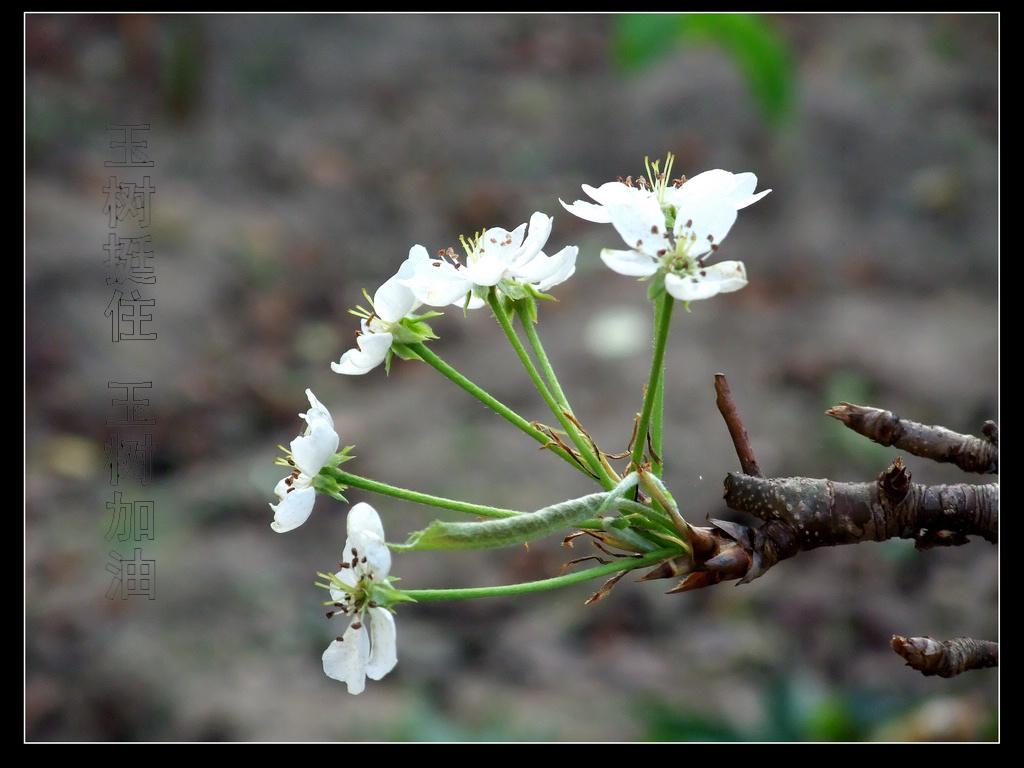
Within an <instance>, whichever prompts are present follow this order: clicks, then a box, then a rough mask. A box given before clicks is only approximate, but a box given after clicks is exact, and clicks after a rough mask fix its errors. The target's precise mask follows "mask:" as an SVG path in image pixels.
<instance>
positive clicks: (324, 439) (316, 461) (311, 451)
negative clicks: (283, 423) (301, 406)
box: [291, 419, 339, 477]
mask: <svg viewBox="0 0 1024 768" xmlns="http://www.w3.org/2000/svg"><path fill="white" fill-rule="evenodd" d="M307 431H308V434H306V435H302V436H301V437H297V438H295V439H294V440H292V445H291V449H292V461H294V462H295V466H297V467H298V468H299V470H300V471H301V472H303V473H304V474H306V475H309V476H310V477H313V476H314V475H316V474H317V473H318V472H319V471H320V470H321V469H323V467H324V466H325V465H326V464H327V462H328V461H329V460H330V458H331V457H332V456H334V454H336V453H337V452H338V441H339V438H338V433H337V432H335V431H334V427H333V426H331V424H329V423H327V422H326V421H323V420H322V419H318V420H316V421H313V422H312V423H311V424H310V425H309V428H308V430H307Z"/></svg>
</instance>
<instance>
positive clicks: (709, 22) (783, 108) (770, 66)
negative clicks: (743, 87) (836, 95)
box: [613, 13, 796, 125]
mask: <svg viewBox="0 0 1024 768" xmlns="http://www.w3.org/2000/svg"><path fill="white" fill-rule="evenodd" d="M694 43H696V44H700V43H711V44H713V45H716V46H718V47H719V48H721V49H722V50H723V51H724V52H725V53H726V54H728V55H729V56H730V57H731V58H732V60H733V61H734V62H735V64H736V66H737V67H738V68H739V70H740V71H741V72H742V73H743V76H744V77H745V78H746V80H747V85H748V87H749V88H750V91H751V94H752V95H753V97H754V99H755V100H756V101H757V102H758V106H759V107H760V108H761V111H762V113H763V114H764V117H765V120H766V121H767V122H769V123H771V124H774V125H777V124H779V123H781V122H782V121H783V120H784V119H785V118H786V117H787V116H788V115H789V114H790V112H791V111H792V106H793V100H794V92H795V90H796V84H795V78H794V67H793V61H792V58H791V56H790V54H789V48H788V46H787V45H786V42H785V41H784V40H783V39H782V37H781V36H780V35H779V34H778V32H777V31H776V30H775V28H774V27H773V26H772V25H771V23H769V21H768V20H766V19H765V18H764V17H762V16H759V15H756V14H748V13H679V14H649V13H629V14H623V15H621V16H619V17H618V19H617V21H616V26H615V31H614V37H613V46H614V55H615V60H616V62H617V63H618V65H619V66H620V67H622V68H623V69H626V70H638V69H641V68H643V67H645V66H648V65H650V64H651V63H653V62H654V61H656V60H657V59H659V58H661V57H663V56H664V55H665V54H666V53H667V52H668V51H669V50H671V49H672V48H675V47H681V46H683V45H690V44H694Z"/></svg>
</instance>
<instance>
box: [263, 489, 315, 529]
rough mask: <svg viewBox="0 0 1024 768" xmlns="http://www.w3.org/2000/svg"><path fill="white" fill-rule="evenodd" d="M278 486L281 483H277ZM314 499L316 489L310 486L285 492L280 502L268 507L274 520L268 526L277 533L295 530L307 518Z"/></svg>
mask: <svg viewBox="0 0 1024 768" xmlns="http://www.w3.org/2000/svg"><path fill="white" fill-rule="evenodd" d="M281 482H282V483H283V482H284V481H283V480H282V481H281ZM280 487H281V483H278V488H280ZM314 501H316V491H315V490H313V488H311V487H306V488H295V489H293V490H292V491H291V492H290V493H285V494H284V496H283V497H282V498H281V503H280V504H271V505H270V508H271V509H272V510H274V522H272V523H271V524H270V527H271V528H273V529H274V530H275V531H277V532H278V533H287V532H288V531H293V530H295V529H296V528H298V527H299V526H300V525H302V524H303V523H304V522H306V520H308V519H309V515H310V513H311V512H312V511H313V502H314Z"/></svg>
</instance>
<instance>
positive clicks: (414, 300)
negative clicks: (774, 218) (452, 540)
mask: <svg viewBox="0 0 1024 768" xmlns="http://www.w3.org/2000/svg"><path fill="white" fill-rule="evenodd" d="M671 166H672V156H671V155H669V157H668V159H667V161H666V168H665V172H664V173H659V169H658V164H657V163H654V164H649V165H648V174H649V181H648V180H645V179H641V180H640V182H639V183H637V184H634V183H633V182H632V181H631V180H627V181H625V182H624V181H621V180H620V181H613V182H609V183H607V184H602V185H601V186H600V187H591V186H588V185H586V184H585V185H583V190H584V191H585V192H586V193H587V195H588V196H589V197H590V198H592V199H593V200H594V201H595V202H593V203H591V202H585V201H582V200H577V201H576V202H574V203H572V204H567V203H565V202H562V205H563V206H564V207H565V209H566V210H568V211H569V212H570V213H573V214H574V215H576V216H578V217H580V218H582V219H585V220H587V221H591V222H595V223H601V224H611V225H612V226H613V227H614V228H615V230H616V231H617V232H618V233H619V235H620V236H621V237H622V238H623V240H624V241H625V243H626V246H627V248H626V249H611V248H605V249H604V250H602V252H601V259H602V260H603V261H604V263H605V264H606V265H607V266H608V267H609V268H610V269H612V270H613V271H615V272H617V273H619V274H622V275H628V276H633V277H639V278H641V279H653V280H654V283H653V287H654V288H655V289H656V293H657V294H658V295H663V294H664V293H667V294H669V295H670V296H672V297H673V298H675V299H678V300H680V301H683V302H690V301H695V300H698V299H706V298H710V297H711V296H714V295H716V294H719V293H727V292H731V291H736V290H739V289H740V288H742V287H743V286H745V285H746V284H747V275H746V268H745V267H744V265H743V263H742V262H739V261H722V262H718V263H714V264H709V263H708V261H709V260H710V259H711V257H712V255H713V254H714V252H715V251H716V250H717V248H718V246H719V244H720V243H721V241H722V240H723V239H724V238H725V236H726V235H727V234H728V233H729V230H730V229H731V228H732V226H733V224H734V223H735V221H736V218H737V212H738V211H739V210H741V209H743V208H745V207H747V206H749V205H751V204H752V203H754V202H756V201H758V200H760V199H761V198H762V197H764V196H765V195H767V194H768V192H770V191H771V190H766V191H762V192H758V193H755V192H754V190H755V188H756V186H757V177H756V176H754V174H752V173H740V174H732V173H729V172H728V171H723V170H713V171H707V172H705V173H701V174H699V175H697V176H695V177H693V178H692V179H689V180H685V179H679V180H676V181H670V171H671ZM652 169H653V170H652ZM552 221H553V219H552V217H550V216H547V215H546V214H544V213H541V212H539V211H538V212H536V213H534V214H533V215H532V216H531V217H530V220H529V222H528V223H523V224H520V225H519V226H518V227H516V228H515V229H512V230H511V231H510V230H506V229H503V228H501V227H495V228H492V229H487V230H484V231H482V232H480V233H478V234H477V235H475V236H474V237H472V238H463V239H462V245H463V248H464V250H465V256H464V259H460V257H459V256H458V255H457V254H456V253H455V251H454V250H453V249H451V248H449V249H447V250H445V251H442V252H440V253H438V254H437V255H436V256H431V255H430V254H429V253H428V252H427V250H426V248H424V247H423V246H422V245H414V246H413V247H412V248H411V249H410V250H409V255H408V258H406V260H405V261H404V262H403V263H402V264H401V266H400V267H399V268H398V271H397V272H396V273H395V274H394V275H393V276H392V277H390V278H389V279H388V280H387V281H385V282H384V284H383V285H381V286H380V288H378V289H377V291H376V292H375V293H374V295H373V298H372V299H371V298H370V296H369V294H367V293H366V292H364V295H365V296H366V298H367V301H368V302H369V304H370V307H369V308H368V309H364V308H362V307H358V308H357V309H356V310H353V311H352V313H353V314H354V315H356V316H358V317H359V318H360V329H359V332H358V333H357V336H356V346H355V347H354V348H352V349H350V350H348V351H346V352H345V353H344V354H343V355H342V356H341V358H340V360H339V361H338V362H332V363H331V368H332V370H334V371H335V372H336V373H340V374H345V375H361V374H365V373H368V372H369V371H371V370H373V369H374V368H376V367H377V366H379V365H380V364H381V363H384V364H385V367H386V368H387V367H388V366H389V365H390V361H391V359H392V356H393V355H396V354H397V355H399V356H400V357H402V358H410V357H413V358H414V357H422V358H423V359H427V358H426V353H425V352H423V348H422V347H421V346H418V345H421V344H422V342H424V341H426V340H428V339H432V338H436V337H435V336H434V334H433V332H432V331H431V329H430V327H429V326H428V325H427V323H426V322H425V321H426V320H428V319H430V318H432V317H435V316H437V315H438V314H439V313H438V312H436V311H433V309H430V308H443V307H448V306H457V307H461V308H463V310H464V311H468V310H471V309H476V308H478V307H482V306H484V305H485V304H487V303H489V302H491V305H492V306H493V307H495V310H496V311H497V309H498V305H497V304H494V303H493V302H494V301H495V299H498V298H499V297H501V298H502V299H503V301H504V302H505V305H506V306H507V302H512V303H515V302H527V303H528V306H530V307H532V306H533V305H532V302H533V300H534V299H537V298H550V297H549V296H547V293H546V292H547V291H549V290H550V289H551V288H553V287H554V286H557V285H559V284H561V283H563V282H565V281H566V280H568V279H569V277H571V276H572V275H573V273H574V272H575V270H576V258H577V255H578V248H577V247H576V246H566V247H564V248H562V249H561V250H560V251H558V252H557V253H555V254H554V255H551V256H548V255H546V254H545V252H544V248H545V246H546V244H547V240H548V237H549V236H550V234H551V228H552ZM423 308H427V309H426V310H425V311H422V310H423ZM521 308H522V307H521V305H520V309H521ZM418 313H419V314H418ZM530 316H531V317H534V318H535V315H534V314H532V313H531V315H530ZM416 349H419V350H420V351H419V352H417V351H416ZM306 396H307V397H308V399H309V404H310V408H309V410H308V411H306V412H305V413H300V414H299V416H300V418H302V419H303V420H304V422H305V428H304V430H303V432H302V434H300V435H299V436H297V437H296V438H295V439H294V440H292V442H291V445H290V450H288V449H284V448H283V447H282V450H284V451H285V452H286V453H287V454H288V455H287V457H286V458H282V459H279V460H278V463H279V464H282V465H284V466H286V467H288V468H289V474H288V475H287V476H286V477H284V478H283V479H282V480H281V481H280V482H279V483H278V484H277V487H276V488H275V489H274V492H275V494H276V495H277V497H278V503H277V504H271V505H270V507H271V509H272V510H273V511H274V521H273V522H272V523H271V527H272V528H273V529H274V530H275V531H277V532H279V533H284V532H287V531H291V530H294V529H296V528H298V527H299V526H301V525H302V524H303V523H304V522H305V521H306V520H307V519H308V518H309V516H310V514H311V512H312V509H313V504H314V501H315V498H316V494H317V492H318V491H320V492H325V493H328V494H330V495H332V496H334V497H335V498H338V499H341V500H344V498H343V497H342V496H341V494H340V490H343V489H344V488H345V486H343V485H340V484H339V482H338V479H339V478H340V479H343V480H345V482H352V480H351V477H352V476H345V475H344V473H339V472H338V471H337V470H336V467H337V466H338V464H339V463H340V462H342V461H345V460H346V459H347V458H350V457H349V456H347V455H346V454H347V452H348V450H349V448H346V449H345V450H344V451H342V452H341V453H338V445H339V437H338V434H337V432H336V431H335V429H334V420H333V418H332V417H331V414H330V412H329V411H328V410H327V408H326V407H325V406H324V405H323V404H322V403H321V402H320V401H319V400H318V399H317V398H316V397H315V396H314V394H313V392H312V391H311V390H308V389H307V390H306ZM344 553H345V554H344V555H343V558H344V559H343V562H342V563H341V564H340V569H339V571H338V572H337V573H335V574H320V576H322V577H323V578H325V579H327V581H328V583H327V584H321V585H320V586H323V587H326V588H327V589H328V590H329V591H330V594H331V600H330V601H328V603H329V604H330V605H332V606H333V607H334V608H335V610H332V611H331V613H330V614H329V616H332V615H335V614H337V613H341V614H344V615H346V616H348V617H350V623H349V626H348V628H347V630H346V631H345V632H344V634H343V635H342V636H339V637H338V638H337V639H336V640H334V641H333V642H332V643H331V644H330V645H329V646H328V648H327V650H326V651H325V652H324V654H323V668H324V672H325V673H326V674H327V675H328V676H329V677H331V678H333V679H335V680H340V681H342V682H345V683H346V684H347V686H348V691H349V693H353V694H357V693H360V692H362V691H363V689H364V687H365V683H366V678H367V677H370V678H371V679H374V680H379V679H381V678H382V677H383V676H384V675H386V674H387V673H388V672H390V671H391V670H392V669H393V668H394V667H395V665H396V663H397V652H396V633H395V622H394V617H393V615H392V611H391V605H393V604H394V603H396V602H399V601H402V600H408V599H411V597H410V596H407V595H403V593H402V592H400V591H398V590H396V589H395V588H393V587H392V586H391V585H390V582H391V581H392V580H393V577H390V576H389V572H390V570H391V552H390V550H389V549H388V545H387V543H386V542H385V539H384V529H383V526H382V524H381V521H380V517H379V516H378V515H377V512H376V510H374V508H373V507H371V506H370V505H369V504H365V503H360V504H357V505H355V506H354V507H352V509H351V510H350V511H349V514H348V519H347V540H346V542H345V549H344Z"/></svg>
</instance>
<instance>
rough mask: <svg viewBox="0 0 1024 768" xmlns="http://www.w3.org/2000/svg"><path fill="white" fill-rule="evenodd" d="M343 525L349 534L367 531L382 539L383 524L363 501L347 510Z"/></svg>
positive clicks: (372, 509) (373, 510) (378, 516)
mask: <svg viewBox="0 0 1024 768" xmlns="http://www.w3.org/2000/svg"><path fill="white" fill-rule="evenodd" d="M345 525H346V529H347V531H348V535H349V536H351V535H352V534H353V533H369V534H372V535H374V536H376V537H377V538H378V539H381V540H383V539H384V524H383V523H381V521H380V515H378V514H377V510H376V509H374V508H373V507H372V506H371V505H369V504H367V503H366V502H365V501H361V502H359V503H358V504H356V505H355V506H354V507H352V509H350V510H349V512H348V520H346V522H345ZM389 570H390V569H389Z"/></svg>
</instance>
